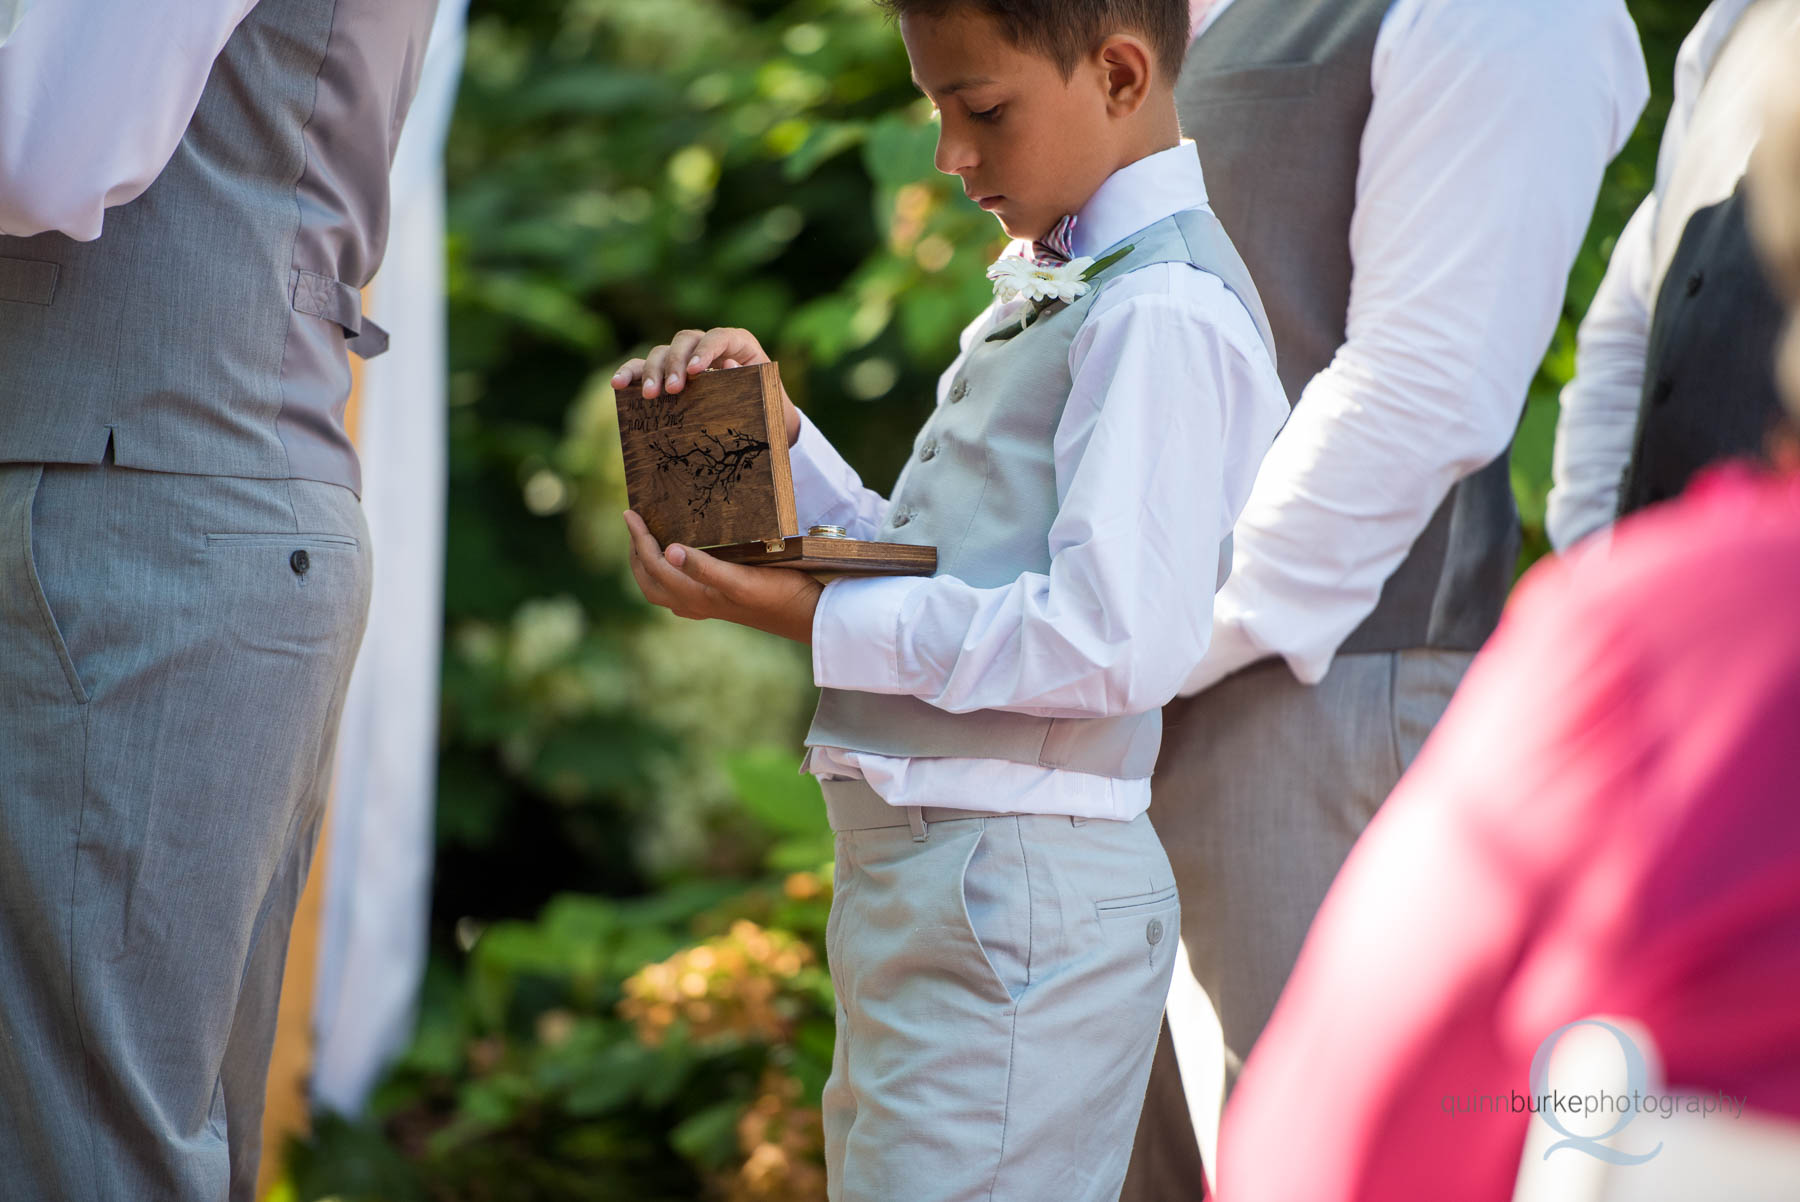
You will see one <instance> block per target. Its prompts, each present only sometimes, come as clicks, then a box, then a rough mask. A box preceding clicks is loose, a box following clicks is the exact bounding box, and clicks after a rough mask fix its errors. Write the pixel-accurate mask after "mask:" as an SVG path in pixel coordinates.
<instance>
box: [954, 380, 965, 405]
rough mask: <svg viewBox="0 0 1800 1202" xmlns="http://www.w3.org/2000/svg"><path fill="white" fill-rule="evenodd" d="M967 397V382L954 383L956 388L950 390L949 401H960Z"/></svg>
mask: <svg viewBox="0 0 1800 1202" xmlns="http://www.w3.org/2000/svg"><path fill="white" fill-rule="evenodd" d="M968 395H969V382H968V381H967V380H958V381H957V382H956V387H954V388H952V389H951V390H950V399H951V400H952V401H960V400H962V399H963V398H964V397H966V396H968Z"/></svg>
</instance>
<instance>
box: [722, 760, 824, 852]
mask: <svg viewBox="0 0 1800 1202" xmlns="http://www.w3.org/2000/svg"><path fill="white" fill-rule="evenodd" d="M725 773H726V775H727V776H728V777H730V778H731V784H732V787H733V788H734V789H735V790H736V791H737V796H738V800H739V801H740V802H742V803H743V806H744V809H745V810H747V811H748V812H749V813H750V814H751V815H752V816H753V817H754V818H756V820H757V821H758V822H759V823H761V824H762V825H763V826H764V827H765V828H767V829H768V830H769V831H770V832H771V833H773V834H778V835H813V836H817V835H821V834H826V835H828V834H829V833H830V831H831V824H830V823H829V822H828V821H826V818H825V799H824V797H823V795H822V794H821V793H820V792H819V782H818V779H817V778H816V777H813V776H810V775H805V774H802V773H801V771H800V760H799V757H798V756H796V755H794V754H793V753H792V752H789V751H787V750H786V749H784V748H780V747H762V748H758V749H756V750H754V751H745V752H739V753H737V754H735V755H728V756H726V757H725Z"/></svg>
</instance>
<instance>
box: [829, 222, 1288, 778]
mask: <svg viewBox="0 0 1800 1202" xmlns="http://www.w3.org/2000/svg"><path fill="white" fill-rule="evenodd" d="M1124 246H1131V247H1132V248H1133V250H1132V252H1131V254H1130V255H1128V256H1126V257H1125V258H1124V259H1123V260H1121V261H1120V262H1118V263H1115V264H1113V265H1112V266H1111V267H1110V268H1108V269H1107V270H1106V272H1105V273H1104V274H1103V275H1102V276H1100V277H1099V279H1098V280H1097V281H1096V285H1097V286H1096V287H1094V288H1092V289H1090V290H1089V291H1088V292H1087V294H1086V295H1085V296H1083V297H1081V298H1080V299H1079V300H1076V301H1074V302H1072V303H1070V304H1067V305H1052V306H1050V307H1048V308H1046V309H1045V310H1044V312H1043V313H1042V315H1040V316H1039V317H1038V318H1036V319H1035V320H1034V321H1032V323H1031V324H1030V325H1029V326H1027V327H1026V328H1024V329H1023V330H1021V329H1020V328H1019V326H1018V323H1016V322H1015V323H1013V324H1011V325H1008V326H1006V327H1003V328H1001V329H998V330H992V331H989V332H987V333H985V334H984V336H983V337H982V338H981V340H980V341H978V342H976V343H975V344H974V347H973V349H971V350H970V352H969V354H968V356H967V357H966V358H965V359H964V360H963V365H962V367H961V368H960V369H959V370H958V372H957V374H956V378H955V379H954V380H953V381H951V385H950V392H949V397H948V399H947V400H946V401H944V402H943V403H941V404H939V405H938V407H937V411H936V412H935V413H933V414H932V416H931V419H930V420H929V421H927V422H926V423H925V425H924V427H923V428H922V429H921V430H920V431H919V435H918V437H917V439H915V440H914V443H913V457H912V460H911V462H909V463H908V465H907V467H906V470H905V471H904V472H902V473H901V476H900V480H899V483H898V484H897V485H896V486H895V490H894V496H893V499H892V501H891V502H890V504H889V506H888V517H887V520H886V522H885V523H884V524H883V525H882V527H881V529H880V530H879V531H877V532H876V536H875V537H877V538H879V539H883V540H886V541H890V542H904V543H914V544H923V545H930V546H935V547H936V548H937V549H938V566H937V574H938V575H940V576H954V577H956V578H957V579H959V580H962V581H964V582H966V583H968V584H971V585H974V586H975V587H976V588H997V587H1001V586H1004V585H1007V584H1011V583H1012V582H1013V581H1014V580H1016V579H1018V578H1019V576H1020V575H1022V574H1023V573H1026V572H1039V573H1048V572H1049V570H1050V526H1051V524H1052V523H1053V522H1054V521H1055V519H1056V513H1057V509H1058V504H1059V500H1058V497H1057V491H1056V463H1055V456H1054V452H1053V443H1054V439H1055V434H1056V427H1057V426H1058V424H1059V423H1060V422H1061V421H1062V414H1063V409H1064V407H1065V406H1066V405H1067V404H1068V399H1069V389H1070V386H1071V383H1072V381H1071V379H1070V376H1069V348H1070V346H1071V344H1072V343H1073V341H1074V338H1075V334H1076V331H1077V330H1079V329H1080V328H1081V323H1082V322H1083V321H1084V320H1085V319H1086V317H1087V314H1088V311H1089V310H1090V309H1091V308H1092V307H1093V305H1094V302H1095V301H1096V300H1097V299H1098V298H1099V297H1100V294H1101V293H1102V292H1104V291H1105V290H1106V288H1107V287H1108V286H1110V285H1111V284H1112V283H1114V282H1116V281H1117V280H1119V279H1121V278H1122V277H1124V276H1125V275H1127V274H1129V273H1131V272H1133V271H1137V270H1140V269H1142V268H1145V267H1149V266H1151V265H1153V264H1156V263H1170V262H1176V263H1192V264H1194V265H1195V266H1197V267H1199V268H1201V269H1203V270H1205V271H1209V272H1211V273H1213V274H1214V275H1216V276H1218V277H1219V278H1220V279H1222V280H1223V281H1224V282H1225V286H1226V287H1227V288H1229V289H1230V290H1231V291H1232V293H1233V294H1235V295H1236V296H1237V297H1238V299H1239V300H1240V301H1242V302H1243V304H1244V307H1245V308H1246V309H1248V310H1249V311H1250V315H1251V316H1252V318H1254V319H1255V321H1256V326H1257V329H1258V331H1260V332H1261V334H1262V337H1263V342H1264V344H1265V345H1267V346H1268V347H1269V350H1270V353H1271V354H1273V353H1274V342H1273V337H1272V335H1271V334H1270V333H1269V326H1268V321H1267V319H1266V318H1265V317H1264V316H1263V311H1262V302H1261V301H1260V300H1258V299H1257V294H1256V288H1255V286H1254V285H1253V284H1252V283H1251V282H1250V274H1249V272H1248V271H1247V270H1246V269H1245V268H1244V264H1243V261H1242V260H1241V259H1239V258H1238V255H1237V252H1236V251H1235V250H1234V249H1233V248H1232V245H1231V240H1230V239H1229V238H1228V237H1226V235H1225V231H1224V229H1223V228H1222V227H1221V226H1220V225H1219V223H1218V221H1217V220H1216V219H1215V218H1214V217H1213V216H1212V215H1211V214H1210V213H1207V212H1205V211H1203V210H1199V209H1191V210H1188V211H1187V212H1183V213H1178V214H1176V215H1175V216H1173V217H1169V218H1166V219H1164V220H1162V221H1160V222H1158V223H1156V224H1155V225H1152V226H1150V227H1149V228H1148V229H1145V230H1141V231H1139V232H1138V233H1137V234H1134V235H1133V236H1131V237H1130V238H1126V239H1124V240H1123V241H1121V242H1120V243H1119V244H1118V247H1124ZM1118 247H1115V248H1114V249H1117V248H1118ZM1107 253H1110V252H1107ZM1095 257H1096V258H1103V257H1104V254H1102V255H1097V256H1095ZM1169 401H1170V403H1171V404H1179V403H1180V397H1179V394H1171V396H1170V398H1169ZM1226 566H1228V565H1225V564H1222V565H1221V569H1222V571H1221V582H1222V579H1223V569H1224V568H1225V567H1226ZM1161 740H1162V714H1161V711H1158V710H1153V711H1151V712H1149V713H1146V714H1130V715H1125V716H1121V717H1114V718H1039V717H1033V716H1031V715H1028V714H1015V713H1009V712H1006V711H1002V710H980V711H976V712H974V713H964V714H953V713H949V712H948V711H945V710H941V709H938V708H937V707H936V706H933V705H931V704H930V703H928V702H926V701H922V700H920V699H919V698H917V697H907V696H895V695H887V694H877V693H858V692H850V691H846V690H841V689H824V690H822V691H821V693H820V695H819V708H818V712H817V713H816V714H815V715H814V717H813V724H812V729H811V730H810V731H808V732H807V735H806V744H807V746H809V747H812V746H819V745H824V746H828V747H845V748H849V749H851V750H854V751H867V752H873V753H874V754H877V755H892V756H967V757H978V758H986V759H1004V760H1012V761H1015V762H1017V763H1022V764H1037V765H1041V766H1043V767H1047V768H1068V769H1072V770H1074V771H1077V772H1088V773H1093V774H1095V775H1099V776H1111V777H1122V778H1142V777H1147V776H1149V775H1150V770H1151V768H1152V767H1154V766H1155V764H1156V752H1157V748H1158V746H1159V745H1160V743H1161Z"/></svg>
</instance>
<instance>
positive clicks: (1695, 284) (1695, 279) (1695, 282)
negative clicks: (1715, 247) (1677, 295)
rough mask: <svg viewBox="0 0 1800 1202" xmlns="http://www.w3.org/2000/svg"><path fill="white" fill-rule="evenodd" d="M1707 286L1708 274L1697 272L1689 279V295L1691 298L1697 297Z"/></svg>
mask: <svg viewBox="0 0 1800 1202" xmlns="http://www.w3.org/2000/svg"><path fill="white" fill-rule="evenodd" d="M1705 286H1706V273H1705V272H1704V271H1696V272H1695V273H1694V274H1693V275H1691V276H1689V277H1688V278H1687V294H1688V295H1689V296H1697V295H1698V294H1699V292H1700V289H1702V288H1704V287H1705Z"/></svg>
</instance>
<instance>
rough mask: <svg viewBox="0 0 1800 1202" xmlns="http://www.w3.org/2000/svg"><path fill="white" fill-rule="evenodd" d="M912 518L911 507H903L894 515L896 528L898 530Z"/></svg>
mask: <svg viewBox="0 0 1800 1202" xmlns="http://www.w3.org/2000/svg"><path fill="white" fill-rule="evenodd" d="M912 519H913V515H912V511H911V510H909V509H902V510H901V511H900V512H899V513H896V514H895V515H894V529H896V530H898V529H899V528H900V527H902V526H904V525H906V523H908V522H910V521H912Z"/></svg>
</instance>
